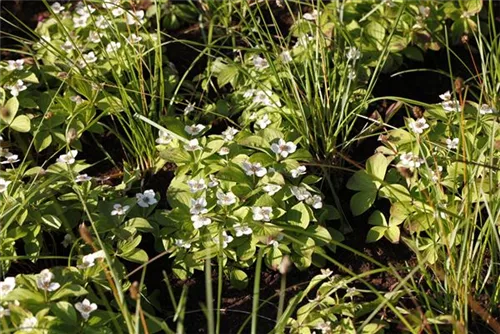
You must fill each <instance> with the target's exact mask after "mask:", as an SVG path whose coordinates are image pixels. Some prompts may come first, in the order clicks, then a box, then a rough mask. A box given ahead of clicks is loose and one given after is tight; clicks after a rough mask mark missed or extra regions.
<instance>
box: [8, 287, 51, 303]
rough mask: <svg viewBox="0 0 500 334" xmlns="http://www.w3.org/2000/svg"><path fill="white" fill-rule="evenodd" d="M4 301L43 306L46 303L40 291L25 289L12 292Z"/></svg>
mask: <svg viewBox="0 0 500 334" xmlns="http://www.w3.org/2000/svg"><path fill="white" fill-rule="evenodd" d="M3 300H4V301H14V300H18V301H20V302H26V303H33V304H42V303H44V302H45V298H44V296H43V294H42V293H41V292H39V291H36V292H34V291H31V290H28V289H24V288H17V289H14V290H12V291H11V292H10V293H9V294H7V296H6V297H4V299H3Z"/></svg>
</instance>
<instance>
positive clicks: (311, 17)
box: [302, 9, 318, 21]
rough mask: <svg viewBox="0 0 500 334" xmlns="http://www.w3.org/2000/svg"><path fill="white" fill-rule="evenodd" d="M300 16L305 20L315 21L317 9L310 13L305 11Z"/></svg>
mask: <svg viewBox="0 0 500 334" xmlns="http://www.w3.org/2000/svg"><path fill="white" fill-rule="evenodd" d="M302 17H303V18H304V20H307V21H316V19H317V18H318V11H317V10H316V9H315V10H313V11H312V12H310V13H305V14H304V16H302Z"/></svg>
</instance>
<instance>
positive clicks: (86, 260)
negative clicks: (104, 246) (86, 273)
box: [77, 250, 105, 269]
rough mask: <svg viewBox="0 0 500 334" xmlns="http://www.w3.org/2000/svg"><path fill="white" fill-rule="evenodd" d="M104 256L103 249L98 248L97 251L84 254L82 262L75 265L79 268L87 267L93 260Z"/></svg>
mask: <svg viewBox="0 0 500 334" xmlns="http://www.w3.org/2000/svg"><path fill="white" fill-rule="evenodd" d="M104 257H105V255H104V251H102V250H99V251H97V252H94V253H91V254H87V255H84V256H83V257H82V264H79V265H77V267H78V268H80V269H87V268H90V267H93V266H94V265H95V260H97V259H103V258H104Z"/></svg>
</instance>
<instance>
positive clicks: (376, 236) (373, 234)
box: [366, 226, 387, 243]
mask: <svg viewBox="0 0 500 334" xmlns="http://www.w3.org/2000/svg"><path fill="white" fill-rule="evenodd" d="M386 230H387V227H384V226H374V227H372V228H371V229H370V230H369V231H368V234H367V235H366V242H367V243H370V242H375V241H378V240H380V239H381V238H382V237H383V236H384V233H385V231H386Z"/></svg>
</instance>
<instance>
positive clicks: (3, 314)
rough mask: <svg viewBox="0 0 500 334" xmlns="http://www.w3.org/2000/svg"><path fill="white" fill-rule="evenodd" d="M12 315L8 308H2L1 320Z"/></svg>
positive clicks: (0, 312)
mask: <svg viewBox="0 0 500 334" xmlns="http://www.w3.org/2000/svg"><path fill="white" fill-rule="evenodd" d="M9 315H10V310H9V309H8V308H3V307H2V306H0V319H2V318H3V317H7V316H9Z"/></svg>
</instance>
